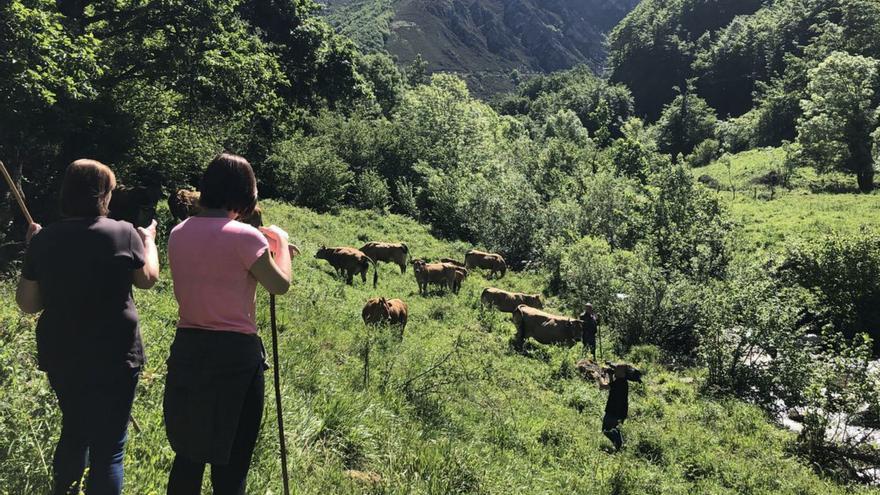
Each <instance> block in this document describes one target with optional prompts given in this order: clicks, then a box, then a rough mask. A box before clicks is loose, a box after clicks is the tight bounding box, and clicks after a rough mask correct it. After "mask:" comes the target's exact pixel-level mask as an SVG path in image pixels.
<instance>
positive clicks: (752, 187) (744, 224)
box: [694, 148, 880, 251]
mask: <svg viewBox="0 0 880 495" xmlns="http://www.w3.org/2000/svg"><path fill="white" fill-rule="evenodd" d="M784 157H785V155H784V152H783V150H782V149H780V148H766V149H758V150H751V151H746V152H743V153H740V154H738V155H734V156H733V157H732V158H731V160H730V168H729V170H728V167H727V164H726V163H725V162H724V161H718V162H715V163H713V164H711V165H709V166H706V167H701V168H695V169H694V176H695V177H701V176H704V175H708V176H710V177H712V178H714V179H715V180H717V181H718V183H719V184H720V186H721V190H720V191H719V195H720V196H721V197H722V198H723V199H724V200H725V203H726V204H727V206H728V208H729V209H730V212H731V214H732V215H733V217H734V219H735V220H736V221H737V222H738V223H739V224H740V226H741V232H742V241H743V245H742V246H740V247H741V248H742V249H743V250H746V251H751V250H754V249H757V250H759V251H764V250H772V249H773V248H774V247H778V246H780V245H781V244H782V243H783V242H784V241H785V240H786V239H791V238H796V237H797V238H811V237H816V236H821V235H825V234H828V233H831V232H856V231H858V230H859V229H860V228H862V227H863V226H868V227H873V228H880V194H878V193H876V192H875V193H873V194H859V193H858V191H857V189H856V183H855V182H856V181H855V178H854V177H853V176H850V175H843V174H829V175H824V176H823V175H818V174H817V173H816V171H815V170H813V169H811V168H801V169H797V170H795V171H794V173H793V175H792V180H791V188H790V189H789V188H783V187H777V188H775V191H773V192H771V189H770V188H769V187H767V186H765V185H761V184H759V183H756V179H759V178H760V177H763V176H765V175H766V174H767V173H768V172H770V171H771V170H774V169H776V170H778V169H780V168H781V167H782V164H783V161H784ZM731 189H736V194H734V193H733V192H732V191H731Z"/></svg>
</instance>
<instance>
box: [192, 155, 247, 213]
mask: <svg viewBox="0 0 880 495" xmlns="http://www.w3.org/2000/svg"><path fill="white" fill-rule="evenodd" d="M199 189H200V191H201V197H200V198H199V204H200V205H201V206H202V208H210V209H215V208H216V209H223V210H227V211H234V212H236V213H238V215H239V216H240V217H245V216H248V215H250V214H251V213H252V212H253V211H254V207H255V206H256V205H257V179H256V177H254V169H253V168H251V164H250V163H248V161H247V160H245V159H244V158H243V157H240V156H238V155H233V154H231V153H221V154H220V155H217V157H216V158H214V159H213V160H211V163H210V164H208V168H207V169H206V170H205V173H204V174H203V175H202V183H201V185H200V187H199Z"/></svg>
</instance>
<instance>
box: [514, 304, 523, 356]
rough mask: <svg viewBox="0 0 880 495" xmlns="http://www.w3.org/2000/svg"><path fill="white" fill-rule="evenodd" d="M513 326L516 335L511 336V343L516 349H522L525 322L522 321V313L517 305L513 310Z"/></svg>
mask: <svg viewBox="0 0 880 495" xmlns="http://www.w3.org/2000/svg"><path fill="white" fill-rule="evenodd" d="M512 319H513V326H515V327H516V336H514V338H513V345H514V346H515V347H516V348H517V349H522V346H523V343H524V342H525V341H526V330H525V323H524V322H523V314H522V311H520V309H519V307H517V308H516V309H515V310H513V315H512Z"/></svg>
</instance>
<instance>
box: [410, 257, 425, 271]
mask: <svg viewBox="0 0 880 495" xmlns="http://www.w3.org/2000/svg"><path fill="white" fill-rule="evenodd" d="M427 265H428V263H427V262H426V261H425V260H423V259H416V260H413V261H412V266H413V270H415V272H416V273H421V272H422V271H423V270H424V269H425V267H426V266H427Z"/></svg>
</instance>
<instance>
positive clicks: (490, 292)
mask: <svg viewBox="0 0 880 495" xmlns="http://www.w3.org/2000/svg"><path fill="white" fill-rule="evenodd" d="M480 302H482V303H483V304H484V305H486V306H494V307H495V308H497V309H498V310H499V311H501V312H502V313H513V312H514V311H516V308H517V306H519V305H520V304H525V305H526V306H531V307H533V308H536V309H544V303H543V302H541V296H540V295H539V294H521V293H518V292H507V291H506V290H501V289H495V288H492V287H488V288H486V289H484V290H483V294H482V295H481V296H480Z"/></svg>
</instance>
